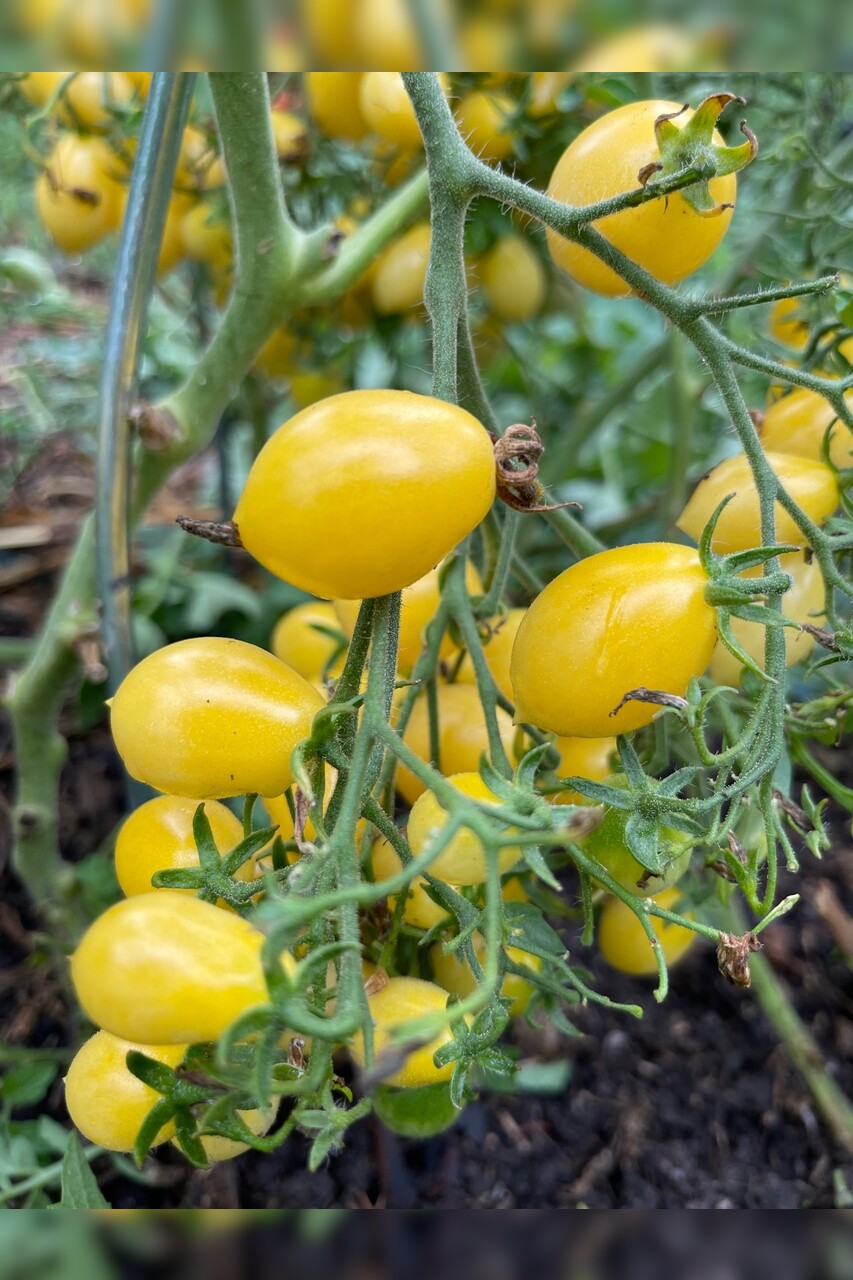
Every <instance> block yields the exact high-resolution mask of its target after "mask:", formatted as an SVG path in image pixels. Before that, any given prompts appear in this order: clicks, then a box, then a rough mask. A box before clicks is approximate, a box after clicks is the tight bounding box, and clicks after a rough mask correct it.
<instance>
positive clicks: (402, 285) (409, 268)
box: [370, 222, 432, 316]
mask: <svg viewBox="0 0 853 1280" xmlns="http://www.w3.org/2000/svg"><path fill="white" fill-rule="evenodd" d="M431 234H432V233H431V230H430V224H429V223H428V222H416V223H415V225H414V226H413V227H409V230H408V231H404V232H403V234H402V235H401V236H400V237H399V239H397V240H395V241H394V242H393V243H392V244H389V245H388V247H387V248H386V249H383V250H382V252H381V253H380V255H379V257H378V258H377V259H376V262H375V263H374V265H373V267H372V269H371V272H370V295H371V298H372V300H373V306H374V308H375V310H376V312H377V314H378V315H380V316H394V315H403V314H404V313H405V312H407V311H411V310H412V309H413V308H414V307H419V306H420V305H421V303H422V302H423V300H424V283H425V281H426V274H427V267H428V265H429V249H430V241H431Z"/></svg>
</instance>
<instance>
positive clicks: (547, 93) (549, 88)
mask: <svg viewBox="0 0 853 1280" xmlns="http://www.w3.org/2000/svg"><path fill="white" fill-rule="evenodd" d="M571 79H572V73H571V71H532V72H531V73H530V96H529V98H528V102H527V114H528V115H529V116H533V118H534V119H536V118H538V117H539V116H547V115H550V114H551V112H552V111H556V109H557V100H558V98H559V97H560V94H561V93H562V92H563V90H564V89H565V87H566V85H567V84H569V83H571Z"/></svg>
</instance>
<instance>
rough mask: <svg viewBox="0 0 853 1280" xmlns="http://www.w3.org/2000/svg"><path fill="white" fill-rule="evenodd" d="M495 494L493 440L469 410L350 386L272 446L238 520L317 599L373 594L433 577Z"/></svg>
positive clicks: (245, 534)
mask: <svg viewBox="0 0 853 1280" xmlns="http://www.w3.org/2000/svg"><path fill="white" fill-rule="evenodd" d="M494 495H495V467H494V455H493V452H492V445H491V441H490V440H489V437H488V435H487V433H486V432H485V431H484V430H483V428H482V426H481V425H480V423H479V422H478V421H477V419H476V418H474V417H472V415H471V414H469V413H467V412H466V411H465V410H464V409H460V408H457V407H456V406H455V405H450V404H447V403H445V402H444V401H441V400H436V399H433V398H432V397H430V396H421V395H415V394H413V393H412V392H408V391H349V392H345V393H344V394H342V395H339V396H332V397H331V398H330V399H328V400H321V401H319V402H318V403H317V404H314V405H311V406H309V408H307V409H303V410H302V411H301V412H300V413H297V414H296V415H295V417H293V418H291V419H290V420H289V421H288V422H286V423H285V424H284V425H283V426H282V427H280V428H279V430H278V431H277V432H276V433H275V435H273V436H272V438H271V439H270V440H268V441H267V443H266V444H265V445H264V447H263V449H262V450H261V452H260V453H259V454H258V456H257V458H256V459H255V462H254V465H253V466H252V469H251V471H250V472H249V477H248V479H247V481H246V486H245V488H244V490H243V494H242V496H241V498H240V501H239V503H238V505H237V510H236V512H235V515H234V519H235V521H236V524H237V527H238V529H239V531H240V536H241V538H242V541H243V545H244V546H245V547H246V549H247V550H248V551H249V552H250V553H251V554H252V555H253V556H254V557H255V559H257V560H259V561H260V562H261V564H263V565H264V566H265V568H267V569H269V570H270V572H272V573H275V574H276V575H277V576H278V577H280V578H284V579H285V580H286V581H289V582H292V583H294V584H295V585H296V586H298V587H301V588H302V589H303V590H306V591H310V592H311V593H312V594H313V595H316V596H322V597H326V598H331V599H334V598H336V597H339V598H341V599H347V600H353V599H368V598H370V597H373V596H381V595H387V594H388V593H389V592H392V591H399V590H400V589H401V588H402V587H407V586H409V585H410V584H411V583H413V582H416V581H417V580H418V578H422V577H423V576H424V574H425V573H427V572H428V570H430V569H432V568H434V567H435V565H437V564H438V562H439V561H440V560H442V559H443V557H444V556H446V555H447V554H448V553H449V552H450V551H452V550H453V548H454V547H455V546H456V545H457V543H458V542H460V541H461V539H462V538H464V537H465V535H466V534H468V533H470V532H471V530H472V529H473V528H475V527H476V525H478V524H479V523H480V521H481V520H482V519H483V517H484V516H485V515H486V513H487V511H488V510H489V508H490V506H491V504H492V501H493V499H494Z"/></svg>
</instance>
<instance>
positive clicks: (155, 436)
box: [127, 400, 181, 453]
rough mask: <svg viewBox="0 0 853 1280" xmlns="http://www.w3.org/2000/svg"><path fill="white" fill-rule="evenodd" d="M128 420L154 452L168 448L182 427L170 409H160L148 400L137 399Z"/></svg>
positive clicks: (148, 447)
mask: <svg viewBox="0 0 853 1280" xmlns="http://www.w3.org/2000/svg"><path fill="white" fill-rule="evenodd" d="M127 416H128V421H129V423H130V425H131V427H132V428H133V430H134V431H135V432H136V434H137V435H138V436H139V439H140V440H141V441H142V443H143V444H144V445H145V448H146V449H150V450H151V451H152V453H159V452H160V450H162V449H167V448H168V447H169V445H170V444H172V442H173V441H174V440H176V439H177V438H178V436H179V435H180V433H181V429H180V427H179V426H178V422H177V419H176V418H175V417H174V416H173V415H172V414H171V413H169V411H168V409H158V408H157V407H156V406H155V405H153V404H149V403H148V401H147V400H137V401H136V403H135V404H132V405H131V406H130V412H129V414H128V415H127Z"/></svg>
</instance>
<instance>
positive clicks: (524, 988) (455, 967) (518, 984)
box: [429, 933, 542, 1018]
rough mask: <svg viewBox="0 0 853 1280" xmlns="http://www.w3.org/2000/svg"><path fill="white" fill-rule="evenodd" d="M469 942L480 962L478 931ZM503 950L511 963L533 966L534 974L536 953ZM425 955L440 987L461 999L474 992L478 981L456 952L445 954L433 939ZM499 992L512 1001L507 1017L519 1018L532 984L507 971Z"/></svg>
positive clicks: (483, 952)
mask: <svg viewBox="0 0 853 1280" xmlns="http://www.w3.org/2000/svg"><path fill="white" fill-rule="evenodd" d="M471 941H472V942H473V944H474V951H475V952H476V955H477V959H478V960H479V962H480V964H481V965H484V964H485V962H486V939H485V938H484V937H483V935H482V934H481V933H475V934H473V936H472V938H471ZM506 953H507V955H508V956H509V958H510V960H512V961H514V963H515V964H521V965H525V966H526V967H527V968H528V969H535V970H536V971H537V973H538V972H539V970H540V969H541V968H542V961H541V960H540V958H539V956H534V955H531V953H530V952H529V951H521V950H520V949H519V948H518V947H507V948H506ZM429 958H430V964H431V965H432V971H433V974H434V975H435V980H436V982H437V983H438V985H439V986H440V987H444V990H445V991H449V992H450V994H451V995H454V996H461V997H463V998H464V997H465V996H468V995H470V994H471V992H472V991H476V989H477V986H478V983H477V979H476V978H475V977H474V971H473V969H472V968H471V966H470V965H469V964H468V961H467V960H465V958H464V957H463V956H462V955H461V953H460V952H459V951H451V952H450V954H449V955H448V954H446V953H445V951H444V946H443V945H442V943H440V942H436V943H434V944H433V945H432V946H431V947H430V952H429ZM501 995H502V996H504V997H505V998H506V999H507V1000H511V1001H512V1004H511V1005H510V1007H509V1014H510V1017H512V1018H519V1017H521V1015H522V1014H523V1013H524V1010H525V1009H526V1008H527V1006H528V1004H529V1003H530V997H531V996H532V995H533V986H532V985H531V983H529V982H527V981H526V980H525V979H524V978H522V977H520V976H519V974H517V973H508V974H506V975H505V976H504V980H503V982H502V983H501Z"/></svg>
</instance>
